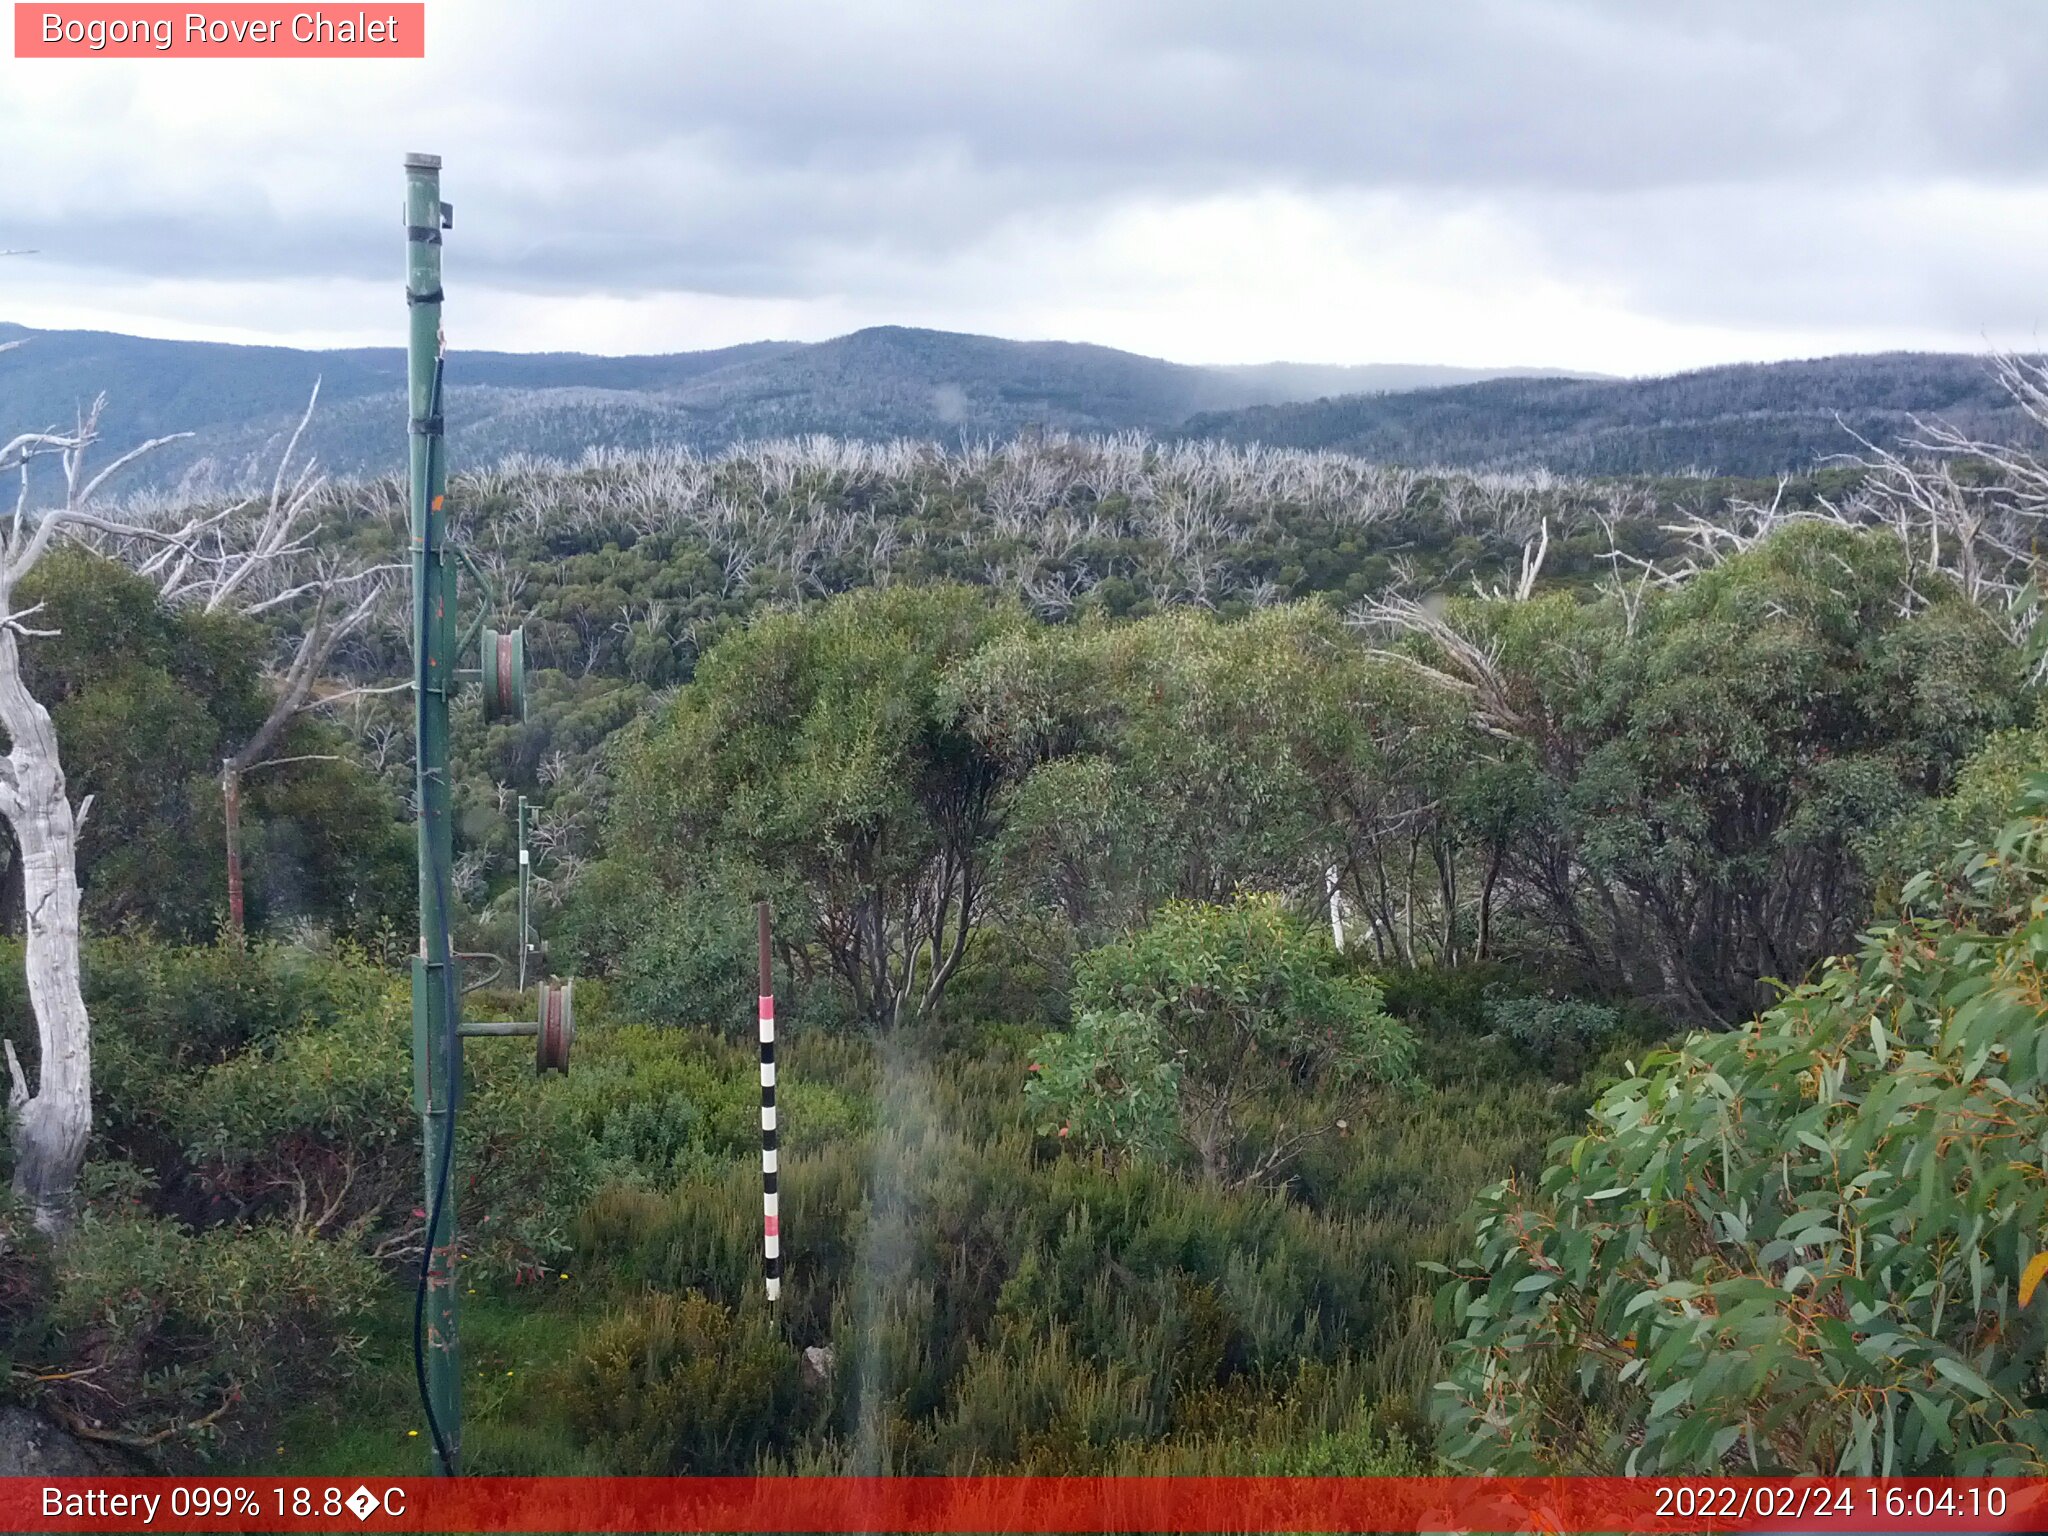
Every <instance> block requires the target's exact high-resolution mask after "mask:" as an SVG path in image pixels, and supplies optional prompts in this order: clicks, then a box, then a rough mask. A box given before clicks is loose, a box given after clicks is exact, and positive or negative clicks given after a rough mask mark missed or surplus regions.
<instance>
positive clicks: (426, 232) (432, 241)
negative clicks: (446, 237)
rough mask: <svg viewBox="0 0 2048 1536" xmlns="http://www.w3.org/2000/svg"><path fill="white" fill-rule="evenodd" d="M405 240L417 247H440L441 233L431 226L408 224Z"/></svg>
mask: <svg viewBox="0 0 2048 1536" xmlns="http://www.w3.org/2000/svg"><path fill="white" fill-rule="evenodd" d="M405 238H406V239H408V240H410V241H412V242H413V244H415V245H439V244H440V243H441V231H440V230H438V229H436V228H434V226H433V225H431V224H408V225H406V226H405Z"/></svg>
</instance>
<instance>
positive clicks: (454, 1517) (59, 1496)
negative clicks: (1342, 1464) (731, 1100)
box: [0, 1477, 2048, 1533]
mask: <svg viewBox="0 0 2048 1536" xmlns="http://www.w3.org/2000/svg"><path fill="white" fill-rule="evenodd" d="M0 1529H4V1530H8V1531H24V1532H30V1531H33V1532H41V1531H370V1532H380V1531H441V1532H455V1531H477V1532H487V1531H491V1532H494V1531H592V1532H596V1531H606V1532H609V1531H629V1532H646V1531H678V1532H681V1531H688V1532H698V1531H729V1532H757V1531H759V1532H767V1531H804V1532H819V1533H826V1532H892V1531H893V1532H936V1531H958V1532H1011V1531H1017V1532H1024V1531H1043V1532H1084V1531H1132V1532H1136V1531H1203V1532H1207V1531H1304V1532H1306V1531H1413V1532H1427V1531H1446V1532H1448V1531H1546V1532H1558V1533H1576V1532H1595V1531H1615V1532H1622V1531H1629V1532H1633V1531H1661V1532H1672V1533H1677V1532H1682V1531H1785V1532H1805V1531H1816V1532H1820V1531H1835V1532H1843V1533H1848V1532H1890V1531H1902V1532H1903V1531H1943V1532H1990V1531H2043V1530H2048V1479H1993V1478H1897V1479H1893V1478H1802V1477H1786V1478H1743V1477H1736V1478H1656V1477H1645V1478H1535V1477H1530V1478H1513V1477H1508V1478H1428V1477H1422V1478H1344V1477H873V1478H863V1477H786V1478H776V1477H704V1478H693V1477H676V1478H512V1477H478V1478H454V1479H433V1478H267V1477H249V1478H107V1479H98V1480H95V1479H87V1478H53V1479H50V1480H47V1481H43V1480H38V1479H35V1478H5V1479H0Z"/></svg>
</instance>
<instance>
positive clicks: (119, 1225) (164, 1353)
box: [47, 1169, 383, 1445]
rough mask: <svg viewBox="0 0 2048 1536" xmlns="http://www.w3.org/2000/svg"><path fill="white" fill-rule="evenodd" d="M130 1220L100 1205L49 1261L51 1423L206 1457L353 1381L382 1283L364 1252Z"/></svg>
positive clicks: (279, 1233)
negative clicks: (179, 1447) (54, 1348)
mask: <svg viewBox="0 0 2048 1536" xmlns="http://www.w3.org/2000/svg"><path fill="white" fill-rule="evenodd" d="M100 1182H101V1184H102V1187H103V1189H104V1187H105V1185H106V1182H107V1170H104V1169H102V1170H101V1172H100ZM130 1198H131V1199H132V1198H134V1197H133V1196H131V1197H130ZM132 1210H133V1207H132V1206H131V1207H127V1208H126V1209H124V1208H123V1206H122V1204H121V1203H120V1201H119V1200H118V1198H116V1199H114V1200H106V1199H102V1200H101V1201H100V1202H98V1203H97V1205H96V1208H95V1209H94V1210H92V1211H91V1212H89V1213H88V1214H87V1215H86V1216H85V1217H84V1219H83V1220H82V1221H81V1222H80V1224H79V1226H78V1227H77V1229H76V1230H75V1231H74V1232H73V1233H72V1234H71V1235H70V1236H69V1237H68V1238H67V1239H66V1241H65V1242H64V1243H63V1244H62V1245H61V1246H60V1247H59V1248H58V1249H57V1252H56V1264H55V1289H54V1294H53V1296H52V1299H51V1304H50V1308H49V1316H48V1324H49V1327H50V1328H51V1330H52V1331H53V1333H54V1335H55V1338H56V1340H57V1341H58V1343H59V1347H61V1349H62V1350H63V1354H62V1359H63V1363H64V1367H65V1379H63V1380H60V1381H57V1382H54V1383H52V1384H51V1385H50V1386H49V1387H48V1388H47V1393H48V1397H49V1399H50V1402H51V1405H52V1406H54V1407H55V1408H57V1409H58V1411H59V1412H60V1414H68V1415H71V1416H73V1417H75V1418H78V1419H82V1420H84V1421H86V1422H89V1423H98V1424H101V1425H104V1426H106V1427H107V1428H109V1429H110V1430H111V1431H112V1432H114V1433H116V1434H118V1435H122V1436H126V1437H128V1438H130V1439H131V1440H133V1441H135V1442H136V1443H145V1442H154V1443H164V1442H167V1441H176V1442H180V1443H185V1444H197V1445H204V1444H207V1443H210V1442H219V1441H223V1440H228V1439H231V1438H232V1437H233V1436H234V1435H235V1434H236V1433H238V1432H240V1431H243V1430H248V1429H260V1428H261V1427H263V1426H264V1425H265V1424H266V1422H267V1421H268V1420H269V1419H270V1418H271V1417H272V1416H273V1415H275V1414H276V1413H277V1412H279V1411H280V1410H281V1408H282V1407H283V1406H284V1405H286V1404H288V1403H291V1402H293V1401H296V1400H298V1399H300V1398H301V1397H303V1395H304V1394H306V1393H308V1392H312V1391H317V1390H319V1389H321V1388H322V1387H325V1386H331V1385H333V1384H335V1383H337V1382H339V1381H341V1380H344V1379H346V1378H347V1377H348V1375H349V1374H350V1373H351V1372H352V1371H353V1370H354V1369H355V1367H356V1365H357V1361H358V1352H359V1350H360V1348H361V1345H362V1342H363V1340H362V1335H361V1333H360V1332H359V1330H360V1328H361V1327H362V1326H363V1324H364V1323H365V1321H366V1320H367V1318H368V1316H369V1313H370V1310H371V1307H372V1305H373V1302H374V1300H375V1298H376V1296H377V1294H378V1292H379V1290H380V1288H381V1287H382V1284H383V1278H382V1275H381V1273H380V1272H379V1270H378V1269H377V1267H376V1266H375V1265H374V1264H372V1263H371V1262H370V1261H369V1260H368V1259H367V1258H365V1257H364V1256H363V1255H362V1254H360V1253H359V1252H357V1251H355V1250H354V1249H352V1248H350V1247H349V1246H347V1245H344V1244H338V1243H329V1242H323V1241H322V1240H320V1239H319V1238H318V1237H316V1236H314V1235H313V1234H312V1233H311V1232H309V1231H305V1230H295V1229H293V1228H289V1227H285V1226H280V1225H262V1226H253V1227H217V1228H214V1229H211V1230H209V1231H205V1232H193V1231H192V1230H190V1229H189V1228H186V1227H183V1226H181V1225H179V1224H178V1223H176V1222H173V1221H166V1220H161V1219H157V1218H152V1217H148V1216H143V1215H139V1214H131V1212H132Z"/></svg>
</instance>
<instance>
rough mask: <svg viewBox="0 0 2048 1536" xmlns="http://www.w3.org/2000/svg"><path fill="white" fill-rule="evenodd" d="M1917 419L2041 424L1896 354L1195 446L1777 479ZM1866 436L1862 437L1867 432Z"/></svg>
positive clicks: (1563, 388) (2003, 434)
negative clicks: (1259, 447) (1267, 446)
mask: <svg viewBox="0 0 2048 1536" xmlns="http://www.w3.org/2000/svg"><path fill="white" fill-rule="evenodd" d="M1915 418H1927V419H1933V420H1939V421H1942V422H1946V423H1948V424H1949V425H1950V426H1952V427H1954V428H1955V429H1957V430H1958V431H1960V432H1962V433H1964V434H1966V435H1968V436H1970V437H1975V438H1980V439H1983V440H1986V441H1990V442H2001V443H2002V442H2012V441H2014V440H2016V438H2017V437H2019V436H2022V435H2024V433H2025V430H2026V422H2025V418H2024V416H2023V415H2022V414H2021V412H2020V411H2019V409H2018V408H2017V407H2016V406H2015V405H2014V404H2013V402H2012V400H2011V398H2010V397H2009V396H2008V395H2007V394H2006V393H2005V392H2004V391H2003V390H2002V389H2001V388H2000V387H1999V385H1998V382H1997V379H1996V377H1995V375H1994V373H1993V371H1992V370H1991V368H1989V367H1988V366H1987V364H1986V362H1985V360H1984V359H1982V358H1975V357H1965V356H1958V355H1942V354H1936V353H1918V352H1889V353H1878V354H1871V355H1858V356H1847V357H1825V358H1817V359H1814V360H1813V361H1811V362H1797V363H1747V364H1742V365H1739V366H1735V367H1726V368H1703V369H1700V370H1699V371H1697V372H1693V373H1681V374H1675V375H1673V376H1671V377H1670V378H1662V379H1625V380H1617V379H1499V380H1493V381H1489V382H1486V383H1481V384H1467V385H1460V386H1458V387H1455V388H1446V389H1424V390H1415V391H1410V392H1406V393H1402V394H1389V395H1378V396H1371V395H1348V396H1341V397H1337V398H1332V399H1323V400H1314V401H1309V402H1306V403H1302V404H1295V405H1262V406H1252V407H1249V408H1246V409H1244V410H1239V411H1230V412H1210V413H1204V414H1201V415H1197V416H1195V417H1193V418H1191V419H1190V420H1189V421H1188V422H1187V423H1186V424H1185V428H1184V430H1185V431H1187V432H1188V433H1189V434H1190V435H1192V436H1197V437H1213V438H1219V439H1221V440H1223V441H1226V442H1234V443H1255V442H1256V443H1268V444H1271V445H1273V446H1276V447H1289V448H1317V449H1333V450H1336V451H1339V452H1343V453H1355V454H1359V455H1361V456H1363V457H1365V458H1370V459H1376V460H1380V461H1383V462H1388V463H1395V464H1441V465H1459V466H1463V467H1466V468H1500V469H1529V468H1539V467H1540V468H1544V469H1550V470H1554V471H1556V472H1557V473H1559V474H1568V475H1655V474H1669V473H1679V472H1692V473H1699V474H1721V475H1771V474H1778V473H1785V472H1798V471H1801V470H1805V469H1808V468H1810V467H1811V466H1812V465H1814V464H1815V463H1817V462H1818V461H1820V460H1822V459H1825V458H1827V457H1828V456H1830V455H1833V454H1841V453H1855V452H1857V451H1859V445H1858V444H1857V442H1856V438H1857V437H1861V438H1863V439H1864V440H1865V441H1867V442H1872V443H1886V444H1888V443H1891V442H1893V441H1895V440H1896V439H1898V438H1900V437H1905V436H1911V435H1914V433H1915V431H1916V428H1915V425H1914V423H1915ZM1852 434H1853V435H1852Z"/></svg>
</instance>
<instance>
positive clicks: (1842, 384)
mask: <svg viewBox="0 0 2048 1536" xmlns="http://www.w3.org/2000/svg"><path fill="white" fill-rule="evenodd" d="M15 339H24V340H26V341H27V342H28V343H29V344H28V345H26V346H22V347H18V348H15V349H13V350H10V351H6V352H0V427H7V426H10V425H11V426H14V427H15V428H16V429H20V428H27V427H39V426H44V425H48V424H50V423H52V422H62V421H66V420H69V419H70V417H71V415H72V413H73V412H74V411H75V410H76V409H77V407H78V405H79V404H80V403H81V402H83V401H85V400H88V399H90V398H91V396H92V395H93V394H94V392H96V391H99V390H105V391H106V393H107V396H108V401H109V404H108V415H107V429H108V435H109V438H110V440H111V443H112V444H113V445H115V446H119V445H125V444H126V443H129V442H133V441H135V440H138V439H140V438H144V437H150V436H160V435H163V434H165V433H170V432H190V433H192V434H193V437H192V438H191V440H189V441H187V442H182V443H179V444H177V445H175V446H174V447H173V448H171V449H169V450H166V451H165V452H163V453H161V454H159V455H156V456H153V458H152V460H151V461H149V462H148V474H149V476H150V477H151V478H152V479H153V480H154V481H155V482H157V483H164V482H167V481H169V480H172V479H175V478H176V477H177V476H178V475H180V474H183V473H185V472H186V471H188V470H190V469H192V468H193V467H195V466H199V465H208V464H210V465H211V466H212V468H213V469H214V471H215V473H216V474H218V475H219V476H220V477H221V478H224V479H228V480H234V479H236V478H239V477H241V476H243V475H245V474H248V473H252V472H253V473H256V474H258V475H259V476H263V477H266V478H267V469H268V467H269V466H270V465H272V464H274V460H275V455H276V452H277V450H278V447H279V445H280V444H281V442H282V440H283V436H284V434H285V433H286V432H288V431H289V430H290V428H291V426H292V425H293V424H294V423H295V422H296V421H297V419H298V415H299V412H300V411H301V410H302V409H303V407H304V404H305V401H306V396H307V393H308V391H310V390H311V388H312V386H313V381H314V379H316V378H318V379H320V380H321V381H322V383H321V397H320V409H319V411H318V413H317V414H316V416H315V418H314V422H313V426H312V428H311V430H310V432H309V434H308V435H309V446H310V448H311V450H312V451H313V452H314V453H316V454H318V456H319V458H320V460H321V462H322V464H323V465H325V466H326V467H327V469H329V470H330V471H331V472H335V473H339V474H357V473H366V472H378V471H383V470H390V469H395V468H397V467H398V466H399V465H400V463H401V462H402V459H403V455H404V452H405V431H404V419H405V407H404V402H403V391H404V381H405V358H404V354H403V353H402V352H401V351H400V350H399V349H398V348H396V347H385V348H344V349H337V350H332V351H301V350H297V349H293V348H289V347H246V346H229V345H225V344H220V343H212V342H188V341H162V340H153V339H150V338H146V337H136V336H121V335H115V334H112V333H107V332H95V331H30V330H27V329H25V328H23V327H21V326H15V325H8V324H4V323H0V343H4V342H7V341H9V340H15ZM448 383H449V397H448V403H447V417H448V426H449V440H450V451H451V454H452V455H453V457H454V459H455V461H456V462H457V463H469V464H476V463H489V462H495V461H497V460H500V459H503V458H505V457H507V456H509V455H511V454H514V453H527V454H542V455H547V456H549V457H555V458H573V457H575V456H576V455H578V454H580V453H581V452H582V451H583V450H584V449H585V448H588V447H611V448H645V447H649V446H655V445H667V444H681V445H686V446H689V447H692V448H696V449H700V450H707V451H709V450H716V449H718V448H722V447H724V446H726V445H728V444H730V443H733V442H735V441H740V440H745V439H758V438H764V437H783V436H793V435H800V434H805V433H825V434H829V435H833V436H840V437H854V438H869V439H875V438H895V437H916V438H926V439H932V440H935V441H938V442H941V443H958V442H961V441H969V440H976V439H985V438H1005V437H1009V436H1012V435H1014V434H1016V433H1019V432H1029V431H1067V432H1075V433H1108V432H1123V431H1144V432H1149V433H1152V434H1154V435H1156V436H1163V437H1195V438H1211V439H1220V440H1223V441H1228V442H1235V443H1253V442H1260V443H1269V444H1273V445H1275V446H1280V447H1297V448H1311V449H1334V450H1339V451H1343V452H1347V453H1355V454H1359V455H1361V456H1364V457H1367V458H1373V459H1380V460H1384V461H1388V462H1393V463H1403V464H1410V465H1416V466H1421V467H1428V466H1443V467H1458V468H1534V467H1543V468H1548V469H1552V470H1556V471H1558V472H1560V473H1566V474H1577V475H1588V474H1590V475H1622V474H1675V473H1683V472H1686V471H1691V470H1699V471H1704V472H1714V473H1724V474H1738V475H1769V474H1774V473H1778V472H1781V471H1791V470H1798V469H1802V468H1805V467H1807V466H1809V465H1811V464H1812V463H1813V462H1814V461H1815V460H1817V459H1820V458H1823V457H1825V456H1827V455H1829V454H1833V453H1840V452H1844V451H1847V450H1851V449H1854V448H1855V446H1856V443H1855V439H1854V437H1853V436H1852V435H1851V433H1852V432H1853V433H1856V434H1860V435H1862V436H1864V437H1866V438H1869V439H1870V440H1872V441H1878V442H1892V441H1896V440H1897V439H1898V438H1900V437H1901V436H1903V435H1905V434H1907V433H1909V432H1911V431H1912V430H1913V422H1914V418H1915V417H1922V418H1927V417H1939V418H1942V419H1944V420H1947V421H1949V422H1951V423H1953V424H1955V425H1957V426H1959V427H1961V428H1963V429H1964V430H1966V431H1969V432H1971V433H1972V434H1974V435H1977V436H1981V437H1987V438H1998V439H2004V440H2017V439H2020V438H2023V437H2024V436H2025V435H2026V433H2027V432H2028V431H2029V430H2030V428H2029V426H2028V424H2027V422H2026V421H2025V419H2024V417H2023V416H2022V415H2021V414H2020V412H2019V411H2018V410H2017V409H2016V408H2015V407H2014V406H2013V405H2012V403H2011V401H2010V400H2008V399H2007V398H2006V396H2005V394H2004V393H2003V391H2002V390H2001V389H2000V388H1999V386H1998V384H1997V381H1996V380H1995V378H1994V377H1993V375H1992V372H1991V368H1990V366H1989V364H1988V362H1987V361H1986V360H1985V359H1984V358H1981V357H1974V356H1968V355H1962V354H1953V353H1907V352H1891V353H1874V354H1859V355H1850V356H1842V357H1830V358H1818V359H1813V360H1809V361H1803V362H1790V363H1748V364H1736V365H1731V366H1727V367H1720V368H1708V369H1701V370H1696V371H1694V372H1690V373H1682V374H1675V375H1672V376H1670V377H1666V378H1652V379H1612V378H1600V377H1592V376H1585V375H1567V374H1561V373H1548V374H1546V373H1543V372H1542V371H1540V370H1534V369H1519V370H1516V369H1501V370H1479V369H1458V368H1439V367H1430V366H1426V365H1410V364H1366V365H1361V366H1357V367H1330V366H1323V365H1317V364H1306V363H1263V364H1256V365H1250V366H1235V367H1196V366H1191V365H1188V364H1182V363H1170V362H1165V361H1163V360H1161V359H1159V358H1154V357H1144V356H1141V355H1139V354H1137V353H1132V352H1121V351H1118V350H1116V349H1115V348H1112V347H1100V346H1092V345H1088V344H1086V343H1080V342H1057V341H1007V340H1003V339H1001V338H998V337H993V336H975V335H967V334H962V333H958V332H952V331H931V330H917V329H912V328H909V327H904V326H877V327H874V328H871V329H868V330H862V331H855V332H852V333H851V334H849V335H846V336H840V337H837V338H835V339H833V340H831V341H824V342H813V343H801V342H778V341H763V342H752V343H748V344H746V345H743V346H736V347H723V348H718V349H716V350H712V351H705V352H679V353H670V354H664V355H655V356H640V357H600V356H593V355H589V354H584V353H513V352H460V351H458V352H452V353H450V354H449V362H448Z"/></svg>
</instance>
